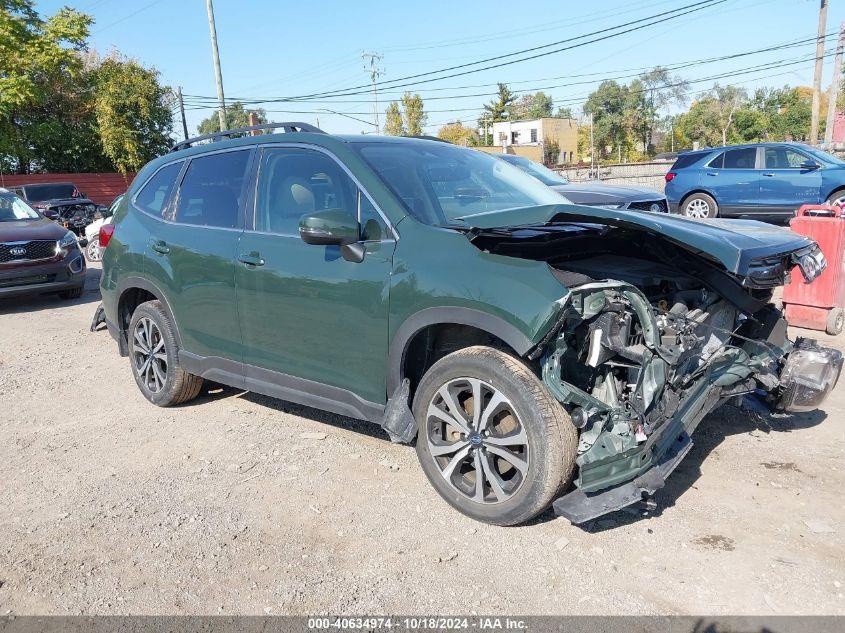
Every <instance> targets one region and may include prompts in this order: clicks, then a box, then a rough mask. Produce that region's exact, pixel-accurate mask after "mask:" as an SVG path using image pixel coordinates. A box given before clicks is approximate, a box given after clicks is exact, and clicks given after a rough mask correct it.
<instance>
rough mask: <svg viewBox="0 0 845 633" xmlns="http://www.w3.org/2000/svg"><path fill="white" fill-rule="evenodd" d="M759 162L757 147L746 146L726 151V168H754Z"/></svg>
mask: <svg viewBox="0 0 845 633" xmlns="http://www.w3.org/2000/svg"><path fill="white" fill-rule="evenodd" d="M756 162H757V148H756V147H745V148H743V149H732V150H729V151H727V152H725V165H724V169H754V167H755V163H756Z"/></svg>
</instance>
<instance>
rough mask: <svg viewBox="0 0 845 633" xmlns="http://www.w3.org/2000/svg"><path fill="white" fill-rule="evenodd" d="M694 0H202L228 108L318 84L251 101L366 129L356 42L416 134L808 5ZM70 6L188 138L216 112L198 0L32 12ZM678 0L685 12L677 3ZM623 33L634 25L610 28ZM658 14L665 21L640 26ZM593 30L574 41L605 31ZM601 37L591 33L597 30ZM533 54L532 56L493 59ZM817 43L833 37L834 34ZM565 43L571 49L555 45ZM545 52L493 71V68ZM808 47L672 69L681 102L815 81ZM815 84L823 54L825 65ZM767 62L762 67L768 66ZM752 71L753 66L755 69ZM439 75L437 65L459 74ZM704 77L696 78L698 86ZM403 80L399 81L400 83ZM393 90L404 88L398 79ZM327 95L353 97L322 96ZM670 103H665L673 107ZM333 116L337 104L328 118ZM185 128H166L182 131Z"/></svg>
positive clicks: (759, 37)
mask: <svg viewBox="0 0 845 633" xmlns="http://www.w3.org/2000/svg"><path fill="white" fill-rule="evenodd" d="M695 2H696V0H660V1H652V2H648V1H642V0H640V1H631V0H593V1H592V2H572V1H561V0H556V1H552V0H532V1H531V2H524V3H519V2H513V0H510V1H508V2H500V1H498V0H486V1H484V2H479V1H475V0H471V1H470V0H462V1H457V0H451V1H444V0H429V1H428V2H407V1H403V0H398V1H397V0H391V1H382V0H355V1H348V2H342V1H340V0H311V1H300V2H291V1H290V0H214V12H215V17H216V24H217V37H218V43H219V49H220V58H221V67H222V74H223V84H224V88H225V93H226V99H227V102H230V101H233V100H235V99H238V98H240V99H251V100H266V99H283V98H290V97H293V96H296V97H300V98H301V97H302V96H305V95H314V94H320V95H321V96H319V97H318V98H311V99H309V100H307V101H303V100H301V99H300V100H299V101H298V102H295V103H291V102H290V101H288V102H282V103H279V102H276V103H262V104H259V107H263V108H264V109H265V110H267V113H268V118H269V119H270V120H271V121H304V122H307V123H311V124H319V126H320V127H321V128H322V129H324V130H326V131H327V132H330V133H338V134H340V133H347V134H348V133H361V132H364V133H371V132H372V131H373V130H374V129H375V127H374V124H373V123H374V113H373V95H372V92H371V91H370V90H369V89H368V87H367V86H368V85H369V82H370V75H369V70H368V68H369V64H366V66H367V68H365V61H364V60H363V59H362V53H363V52H375V53H378V54H380V55H381V56H382V58H381V60H380V61H378V68H379V70H380V71H381V72H382V73H383V74H382V75H381V76H380V77H379V82H391V81H392V82H393V83H394V84H395V87H394V86H392V85H391V84H390V83H385V84H384V85H381V86H379V88H378V114H379V121H380V123H382V124H383V123H384V110H385V108H386V106H387V103H388V102H389V101H390V100H395V99H398V98H399V96H400V95H401V94H402V92H403V91H405V90H412V91H414V92H419V93H420V94H421V95H422V97H423V99H424V101H425V106H426V111H427V112H428V126H427V128H426V130H425V131H426V133H428V134H436V132H437V129H438V128H439V127H440V126H441V125H443V124H445V123H447V122H450V121H454V120H456V119H459V120H461V121H463V122H464V123H474V122H475V121H476V119H477V118H478V116H479V114H480V110H481V106H482V105H483V104H484V103H486V102H488V101H490V100H491V99H492V97H493V94H494V93H495V90H496V88H495V84H496V82H504V83H507V84H509V85H510V87H511V89H512V90H514V91H515V92H533V91H535V90H537V89H543V90H544V92H546V93H547V94H550V95H551V96H552V97H553V99H554V101H555V105H556V106H557V105H564V106H569V107H572V108H573V110H574V111H575V113H576V114H577V112H578V109H579V107H580V105H581V104H583V101H584V100H585V98H586V96H587V95H588V94H589V92H590V91H591V90H593V89H595V87H596V86H597V85H598V83H599V82H600V81H601V80H602V79H605V78H615V77H619V78H620V81H624V82H628V81H630V79H631V77H630V76H631V75H635V74H636V73H638V72H640V71H643V70H647V69H649V68H652V67H654V66H658V65H664V66H666V65H672V64H681V63H684V62H694V61H699V60H704V59H711V58H714V57H723V56H727V55H732V54H735V53H744V52H747V51H753V50H757V49H761V48H766V47H770V46H773V45H778V44H784V43H787V42H795V41H796V40H802V39H808V38H813V37H815V35H816V29H817V27H818V7H819V0H725V1H724V2H722V3H720V4H716V5H713V6H708V7H705V8H704V9H702V10H700V11H696V12H694V13H690V14H688V15H681V16H679V17H675V16H677V15H678V13H679V12H678V10H679V9H680V8H681V7H685V6H688V5H691V4H695ZM65 5H69V6H72V7H74V8H76V9H78V10H80V11H83V12H85V13H89V14H91V15H92V16H93V17H94V19H95V23H94V25H93V26H92V28H91V32H92V36H91V40H90V41H91V46H92V48H94V49H95V50H97V51H98V52H100V53H102V54H105V53H108V52H109V51H111V50H113V49H117V50H118V51H120V52H121V53H123V54H125V55H127V56H129V57H132V58H135V59H137V60H139V61H140V62H141V63H143V64H144V65H146V66H153V67H155V68H156V69H157V70H158V71H159V72H160V73H161V79H162V81H163V82H164V83H166V84H168V85H170V86H173V87H174V88H175V87H176V86H181V88H182V92H183V93H184V94H185V95H186V97H185V99H186V108H187V119H188V126H189V132H190V133H191V134H196V128H197V126H198V124H199V122H200V121H201V120H202V119H203V118H205V117H207V116H209V115H210V114H213V113H214V107H215V105H214V103H215V102H214V99H216V85H215V80H214V68H213V65H212V54H211V44H210V40H209V25H208V17H207V13H206V3H205V0H135V1H133V2H127V1H126V0H79V1H78V2H75V1H73V0H42V1H40V2H37V4H36V6H37V8H38V10H39V12H40V13H41V14H42V15H44V16H49V15H51V14H53V13H55V12H56V11H57V10H58V9H59V8H60V7H62V6H65ZM829 5H830V6H829V9H828V16H827V32H828V33H834V32H835V31H837V29H838V28H839V24H840V22H842V21H843V20H845V6H843V5H845V0H830V2H829ZM687 10H688V9H687ZM649 16H660V17H659V18H654V19H651V20H648V21H640V22H637V23H636V24H633V25H631V26H629V27H627V28H629V29H630V28H633V27H639V26H643V25H645V28H639V29H638V30H634V31H630V32H628V33H625V34H621V35H617V33H619V32H620V31H621V29H616V30H613V29H612V28H611V27H617V26H619V25H622V24H624V23H628V22H633V21H637V20H642V19H643V18H648V17H649ZM658 19H665V21H664V22H661V23H659V24H654V25H652V26H648V24H649V23H651V22H654V21H656V20H658ZM603 30H604V32H602V33H597V34H596V35H591V36H589V37H586V38H585V37H580V38H579V36H584V35H587V34H590V33H596V32H598V31H603ZM598 38H606V39H603V40H601V41H596V42H592V43H590V41H591V40H593V39H598ZM554 42H557V43H558V44H556V45H554V46H545V47H544V48H538V49H537V50H535V51H533V52H531V53H525V54H521V55H515V56H509V57H501V56H503V55H507V54H509V53H514V52H516V51H522V50H525V49H529V48H535V47H543V46H544V45H548V44H550V43H554ZM826 46H827V48H828V49H830V51H832V50H833V48H834V47H835V37H834V36H831V37H829V38H828V41H827V43H826ZM562 48H568V49H569V50H559V49H562ZM549 51H559V52H554V53H552V54H543V55H542V56H539V57H536V58H535V59H531V60H526V61H520V62H518V63H511V64H508V65H505V66H502V67H499V68H491V69H488V70H477V68H483V67H486V66H490V65H495V64H499V63H502V62H507V61H512V60H520V59H523V58H524V57H528V56H532V55H538V54H540V53H548V52H549ZM814 53H815V42H806V43H803V44H800V45H798V46H794V47H792V48H788V49H783V50H777V51H768V52H764V53H759V54H755V55H749V56H744V57H738V58H734V59H728V60H721V61H711V62H708V63H702V64H698V65H694V66H689V67H687V68H682V69H678V70H677V72H676V74H679V75H680V76H682V77H683V78H684V79H686V80H689V81H691V82H692V83H691V85H690V88H691V92H692V95H691V96H695V95H696V94H698V93H701V92H702V91H706V90H707V89H709V88H710V87H711V86H712V84H713V80H712V79H709V78H711V77H713V76H715V75H721V74H726V73H733V72H739V71H744V70H747V69H749V68H750V67H758V68H757V70H755V71H754V72H748V73H746V74H736V75H734V76H731V77H726V78H721V79H719V81H720V82H721V83H723V84H727V83H732V84H734V85H738V86H742V87H744V88H747V89H749V90H753V89H754V88H756V87H759V86H783V85H787V84H789V85H793V86H794V85H811V84H812V77H813V64H814V62H813V57H814ZM493 57H498V59H497V60H494V61H491V62H487V63H485V64H481V65H480V66H466V67H464V68H460V69H456V70H453V71H450V72H445V73H437V74H429V75H425V76H423V77H418V78H415V79H407V80H403V79H402V78H405V77H409V76H412V75H418V74H421V73H430V72H431V71H435V70H441V69H444V68H448V67H453V66H458V65H462V64H469V63H470V62H476V61H478V60H483V59H488V58H493ZM824 61H825V67H824V75H823V77H824V79H823V86H826V85H828V84H829V82H830V75H831V73H832V72H833V71H832V67H833V58H832V55H831V56H828V58H826V59H825V60H824ZM766 64H768V67H766V66H765V65H766ZM761 65H763V66H764V67H763V68H759V67H760V66H761ZM467 71H471V72H469V74H463V75H461V76H457V77H452V78H448V79H442V80H440V79H438V80H434V81H431V80H432V79H434V78H436V77H439V76H441V75H443V74H454V73H466V72H467ZM697 80H703V81H697ZM403 84H411V85H408V86H404V85H403ZM400 86H401V87H400ZM330 91H345V92H355V93H360V94H347V95H340V96H332V97H329V96H324V95H323V94H322V93H326V92H330ZM677 107H678V106H676V108H677ZM337 113H341V114H337ZM180 128H181V125H178V126H177V125H175V126H174V130H177V133H178V134H179V136H180V137H181V129H180Z"/></svg>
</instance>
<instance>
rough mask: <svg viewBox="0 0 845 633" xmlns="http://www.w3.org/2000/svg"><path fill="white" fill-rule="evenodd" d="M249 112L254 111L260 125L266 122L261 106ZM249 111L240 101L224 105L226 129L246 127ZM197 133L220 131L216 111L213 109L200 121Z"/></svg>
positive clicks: (265, 113) (264, 112)
mask: <svg viewBox="0 0 845 633" xmlns="http://www.w3.org/2000/svg"><path fill="white" fill-rule="evenodd" d="M251 112H254V113H255V117H256V119H257V120H258V123H257V124H258V125H262V124H263V123H267V122H268V121H267V112H266V111H265V110H264V109H263V108H258V109H257V110H252V111H251ZM249 113H250V110H245V109H244V104H243V103H241V102H240V101H234V102H232V103H230V104H229V105H227V106H226V129H227V130H234V129H236V128H239V127H247V126H248V125H249ZM197 131H198V132H199V134H213V133H214V132H219V131H220V117H219V116H218V113H217V111H216V110H215V111H214V113H212V114H211V115H210V116H208V117H207V118H205V119H203V120H202V122H200V124H199V127H198V128H197Z"/></svg>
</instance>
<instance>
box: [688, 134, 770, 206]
mask: <svg viewBox="0 0 845 633" xmlns="http://www.w3.org/2000/svg"><path fill="white" fill-rule="evenodd" d="M701 186H702V187H705V188H706V189H708V190H709V191H711V192H712V193H713V196H714V197H715V198H716V202H717V204H718V205H719V215H721V216H727V215H745V214H754V213H756V212H757V211H758V206H759V197H760V170H759V169H757V148H756V147H738V148H736V149H729V150H726V151H724V152H722V153H721V154H719V155H718V156H716V158H714V159H713V160H711V161H710V162H709V163H708V164H707V166H706V167H705V169H704V177H703V178H702V182H701Z"/></svg>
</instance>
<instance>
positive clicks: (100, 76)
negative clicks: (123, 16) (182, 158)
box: [94, 58, 173, 173]
mask: <svg viewBox="0 0 845 633" xmlns="http://www.w3.org/2000/svg"><path fill="white" fill-rule="evenodd" d="M96 76H97V96H96V99H95V101H94V104H95V109H96V113H97V124H98V125H99V128H100V129H99V133H100V139H101V141H102V144H103V149H104V151H105V153H106V155H107V156H108V157H109V158H110V159H111V161H112V162H113V163H114V165H115V167H117V169H118V170H119V171H121V172H122V173H126V172H129V171H137V170H138V169H140V168H141V167H142V166H143V165H144V164H146V163H147V162H149V161H150V160H152V159H153V158H156V157H157V156H160V155H161V154H162V153H164V152H165V151H167V148H168V146H169V145H170V144H171V142H172V141H171V138H170V132H171V130H172V127H173V116H172V111H171V108H172V106H173V95H172V93H171V91H170V89H169V88H167V87H165V86H162V85H161V84H160V83H159V81H158V72H157V71H156V70H154V69H148V68H144V67H143V66H141V65H140V64H139V63H138V62H136V61H134V60H131V59H114V58H112V59H106V60H105V61H104V62H103V63H102V64H101V65H100V67H99V68H98V69H97V71H96Z"/></svg>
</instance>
